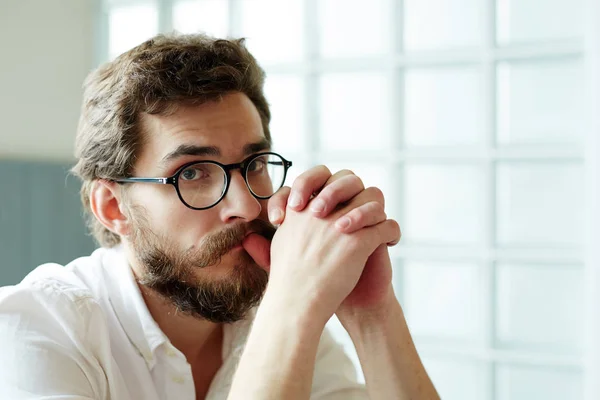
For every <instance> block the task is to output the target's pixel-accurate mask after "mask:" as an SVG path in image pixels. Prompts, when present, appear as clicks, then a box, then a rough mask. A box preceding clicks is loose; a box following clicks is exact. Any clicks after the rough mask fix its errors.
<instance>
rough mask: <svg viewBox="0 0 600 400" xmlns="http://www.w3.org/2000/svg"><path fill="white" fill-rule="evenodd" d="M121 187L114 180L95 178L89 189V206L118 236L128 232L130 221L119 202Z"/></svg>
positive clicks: (102, 222) (99, 219)
mask: <svg viewBox="0 0 600 400" xmlns="http://www.w3.org/2000/svg"><path fill="white" fill-rule="evenodd" d="M121 199H122V198H121V188H120V187H119V185H118V184H117V183H115V182H109V181H106V180H96V181H94V183H92V187H91V190H90V208H91V210H92V212H93V213H94V216H95V217H96V219H97V220H98V221H100V223H101V224H102V225H104V226H105V227H106V229H108V230H109V231H111V232H113V233H116V234H117V235H119V236H126V235H127V234H128V233H129V229H130V223H129V220H128V219H127V216H126V215H125V213H124V205H123V204H122V202H121Z"/></svg>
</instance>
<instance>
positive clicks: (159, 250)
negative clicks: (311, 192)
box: [131, 209, 275, 323]
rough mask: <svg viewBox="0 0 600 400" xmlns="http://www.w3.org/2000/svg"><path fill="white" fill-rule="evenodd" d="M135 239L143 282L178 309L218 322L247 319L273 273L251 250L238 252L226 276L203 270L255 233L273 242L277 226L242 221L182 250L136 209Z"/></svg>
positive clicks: (132, 236)
mask: <svg viewBox="0 0 600 400" xmlns="http://www.w3.org/2000/svg"><path fill="white" fill-rule="evenodd" d="M135 214H137V215H136V216H135V217H133V215H132V217H133V218H132V221H135V223H134V226H133V230H132V235H131V243H132V247H133V250H134V253H135V255H136V257H137V259H138V260H139V262H140V263H141V265H142V267H143V268H142V273H141V275H140V276H139V277H138V278H137V280H138V283H139V284H141V285H143V286H145V287H146V288H148V289H151V290H152V291H153V292H155V293H157V294H159V295H160V296H161V297H163V298H164V299H165V300H167V301H169V302H170V303H171V304H173V305H174V306H175V308H176V310H177V311H178V312H181V313H183V314H186V315H190V316H193V317H195V318H200V319H204V320H207V321H210V322H215V323H232V322H235V321H239V320H241V319H243V318H244V317H245V316H246V314H247V313H248V311H249V310H250V309H252V308H253V307H255V306H256V305H258V304H259V303H260V300H261V299H262V295H263V293H264V291H265V288H266V286H267V281H268V274H267V272H266V271H265V270H264V269H262V268H261V267H259V266H258V264H256V262H255V261H254V260H253V259H252V257H250V255H249V254H248V253H247V252H246V250H244V249H243V248H242V249H239V250H238V251H236V253H233V254H232V258H233V259H234V263H233V265H231V266H229V265H223V266H222V267H223V268H229V271H228V272H227V274H226V276H224V277H220V278H212V279H211V277H210V276H208V274H207V276H198V274H197V271H198V270H201V269H203V268H206V267H209V266H212V267H213V268H214V267H216V266H217V265H218V264H219V263H220V262H221V259H222V257H223V256H224V255H225V254H227V253H228V252H229V251H230V250H231V249H233V248H234V247H236V246H238V245H240V244H241V243H242V240H243V239H244V237H245V236H246V235H247V234H248V233H249V232H255V233H257V234H259V235H261V236H263V237H265V238H267V239H268V240H271V239H272V238H273V235H274V233H275V227H274V226H273V225H271V224H270V223H268V222H265V221H262V220H254V221H251V222H250V223H239V224H236V225H232V226H229V227H226V228H224V229H222V230H221V231H218V232H215V233H211V234H209V235H207V236H205V237H204V238H203V240H202V242H201V243H200V245H199V246H198V247H191V248H189V249H187V250H182V249H180V248H179V247H178V246H177V245H176V243H174V242H173V241H170V240H169V238H168V237H166V236H159V235H157V234H155V233H154V232H153V231H152V229H151V228H150V224H148V222H147V220H146V219H145V218H144V216H143V214H142V213H141V212H140V210H139V209H138V210H136V212H135Z"/></svg>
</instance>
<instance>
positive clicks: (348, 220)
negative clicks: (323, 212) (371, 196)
mask: <svg viewBox="0 0 600 400" xmlns="http://www.w3.org/2000/svg"><path fill="white" fill-rule="evenodd" d="M386 219H387V215H386V214H385V210H384V208H383V206H382V205H381V203H378V202H376V201H371V202H369V203H366V204H363V205H362V206H360V207H358V208H355V209H353V210H351V211H350V212H348V213H347V214H346V215H344V216H342V217H340V218H339V219H338V220H337V221H336V222H335V227H336V228H337V229H338V230H339V231H340V232H343V233H352V232H355V231H357V230H359V229H362V228H365V227H368V226H373V225H377V224H378V223H380V222H383V221H385V220H386Z"/></svg>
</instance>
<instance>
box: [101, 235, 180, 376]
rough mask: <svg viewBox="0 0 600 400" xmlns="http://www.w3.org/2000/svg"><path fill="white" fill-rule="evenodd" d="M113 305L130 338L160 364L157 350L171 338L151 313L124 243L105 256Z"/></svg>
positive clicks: (146, 357) (149, 362) (150, 361)
mask: <svg viewBox="0 0 600 400" xmlns="http://www.w3.org/2000/svg"><path fill="white" fill-rule="evenodd" d="M103 270H104V272H105V273H106V274H107V275H108V276H107V278H108V279H107V285H106V287H107V290H108V295H109V299H110V302H111V305H112V307H113V309H114V311H115V314H116V315H117V318H118V320H119V322H120V323H121V326H122V327H123V330H124V331H125V334H126V335H127V337H128V338H129V341H130V342H131V343H132V344H133V345H134V346H135V348H136V349H137V350H138V352H139V353H140V355H141V356H142V357H143V358H144V360H145V361H146V364H147V365H148V368H149V369H152V368H153V367H154V365H155V363H156V357H155V351H156V349H157V348H158V347H159V346H160V345H162V344H163V343H165V342H168V341H169V339H168V338H167V336H166V335H165V334H164V333H163V331H162V330H161V329H160V328H159V326H158V324H157V323H156V321H154V318H152V315H151V314H150V311H149V310H148V307H147V306H146V303H145V302H144V298H143V297H142V293H141V292H140V288H139V287H138V284H137V282H136V280H135V277H134V275H133V271H132V270H131V266H130V265H129V263H128V262H127V258H126V257H125V252H124V251H123V249H122V247H121V246H118V247H115V248H112V249H108V250H107V253H106V256H105V257H104V259H103Z"/></svg>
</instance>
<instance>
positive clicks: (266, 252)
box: [242, 233, 271, 272]
mask: <svg viewBox="0 0 600 400" xmlns="http://www.w3.org/2000/svg"><path fill="white" fill-rule="evenodd" d="M242 247H243V248H244V250H246V251H247V252H248V254H250V257H252V258H253V259H254V261H255V262H256V263H257V264H258V266H259V267H261V268H262V269H264V270H266V271H267V272H269V270H270V267H271V242H270V241H268V240H267V239H266V238H265V237H263V236H261V235H259V234H257V233H251V234H249V235H248V236H246V237H245V238H244V240H243V242H242Z"/></svg>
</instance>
